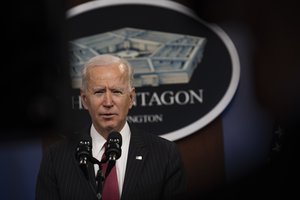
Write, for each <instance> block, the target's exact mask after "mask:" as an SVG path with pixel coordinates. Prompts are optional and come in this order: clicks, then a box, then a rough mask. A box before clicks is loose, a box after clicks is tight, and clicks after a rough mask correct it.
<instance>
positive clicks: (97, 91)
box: [94, 90, 104, 94]
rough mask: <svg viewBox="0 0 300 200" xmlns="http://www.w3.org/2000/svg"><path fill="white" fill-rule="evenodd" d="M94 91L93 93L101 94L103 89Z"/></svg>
mask: <svg viewBox="0 0 300 200" xmlns="http://www.w3.org/2000/svg"><path fill="white" fill-rule="evenodd" d="M94 93H95V94H103V93H104V91H103V90H96V91H95V92H94Z"/></svg>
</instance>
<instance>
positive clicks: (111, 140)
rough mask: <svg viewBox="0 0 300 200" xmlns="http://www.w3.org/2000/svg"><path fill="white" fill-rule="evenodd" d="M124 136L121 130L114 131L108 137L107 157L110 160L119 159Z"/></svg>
mask: <svg viewBox="0 0 300 200" xmlns="http://www.w3.org/2000/svg"><path fill="white" fill-rule="evenodd" d="M121 146H122V136H121V134H120V133H119V132H117V131H113V132H111V133H110V134H109V135H108V138H107V149H106V152H105V155H106V158H108V159H109V160H117V159H118V158H120V157H121V153H122V149H121Z"/></svg>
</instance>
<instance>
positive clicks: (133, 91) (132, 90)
mask: <svg viewBox="0 0 300 200" xmlns="http://www.w3.org/2000/svg"><path fill="white" fill-rule="evenodd" d="M135 95H136V94H135V88H132V89H131V91H130V94H129V98H130V106H129V108H132V106H133V105H134V102H135Z"/></svg>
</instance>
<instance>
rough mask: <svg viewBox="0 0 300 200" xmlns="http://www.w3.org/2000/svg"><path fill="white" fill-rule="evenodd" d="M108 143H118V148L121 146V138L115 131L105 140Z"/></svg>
mask: <svg viewBox="0 0 300 200" xmlns="http://www.w3.org/2000/svg"><path fill="white" fill-rule="evenodd" d="M107 142H108V143H112V142H113V143H118V144H119V145H120V147H121V146H122V136H121V134H120V133H119V132H117V131H112V132H111V133H110V134H109V135H108V138H107Z"/></svg>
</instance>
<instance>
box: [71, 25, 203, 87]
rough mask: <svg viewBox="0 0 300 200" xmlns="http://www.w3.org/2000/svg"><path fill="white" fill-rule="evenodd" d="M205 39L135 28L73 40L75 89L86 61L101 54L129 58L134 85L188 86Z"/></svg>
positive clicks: (73, 84) (72, 64)
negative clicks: (183, 84)
mask: <svg viewBox="0 0 300 200" xmlns="http://www.w3.org/2000/svg"><path fill="white" fill-rule="evenodd" d="M206 42H207V40H206V38H203V37H195V36H190V35H182V34H175V33H167V32H158V31H151V30H143V29H136V28H122V29H119V30H115V31H110V32H106V33H101V34H96V35H92V36H88V37H82V38H79V39H76V40H73V41H70V66H71V72H70V73H71V79H72V87H73V88H80V86H81V78H80V77H81V69H82V66H83V64H84V62H85V61H87V60H88V59H89V58H91V57H93V56H95V55H99V54H106V53H109V54H114V55H117V56H119V57H123V58H126V59H127V60H128V61H129V63H130V64H131V65H132V67H133V69H134V79H135V80H134V86H135V87H141V86H159V85H162V84H181V83H188V82H189V80H190V79H191V77H192V75H193V72H194V70H195V69H196V67H197V66H198V65H199V63H200V62H201V60H202V56H203V52H204V47H205V44H206Z"/></svg>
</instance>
